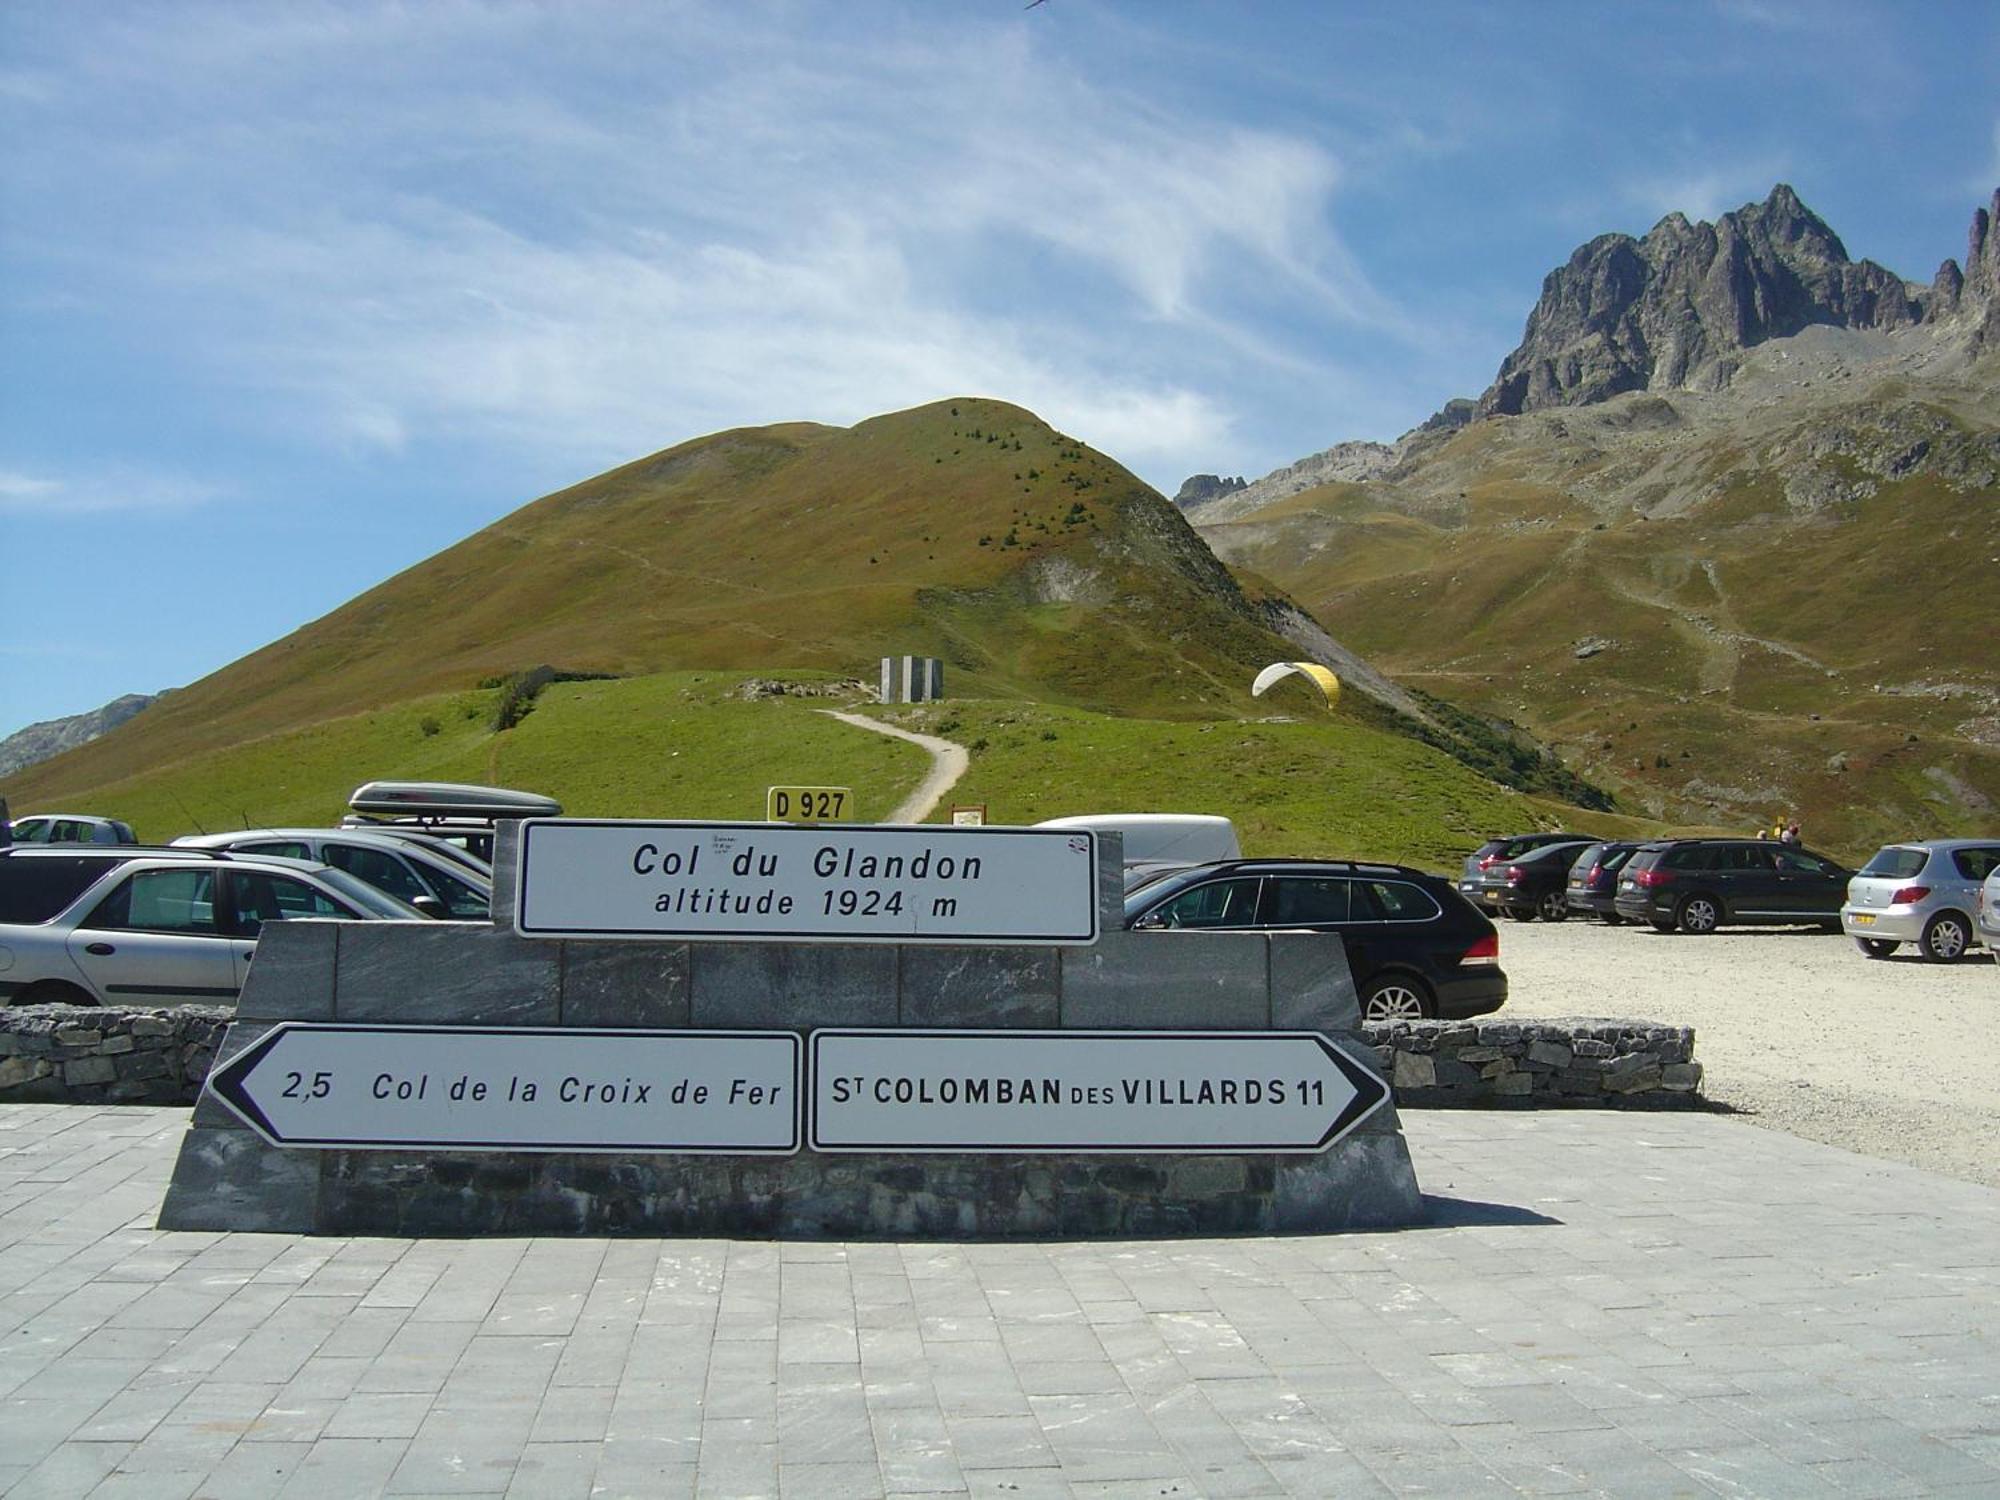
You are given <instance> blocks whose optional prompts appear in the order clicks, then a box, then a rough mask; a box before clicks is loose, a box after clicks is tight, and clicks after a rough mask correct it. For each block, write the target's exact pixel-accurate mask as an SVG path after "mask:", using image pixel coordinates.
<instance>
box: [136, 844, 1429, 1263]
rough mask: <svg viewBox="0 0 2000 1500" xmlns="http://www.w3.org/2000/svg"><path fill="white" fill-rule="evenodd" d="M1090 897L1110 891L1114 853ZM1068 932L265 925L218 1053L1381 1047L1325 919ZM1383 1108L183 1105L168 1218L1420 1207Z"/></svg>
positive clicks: (758, 1222) (769, 1223)
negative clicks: (298, 1125)
mask: <svg viewBox="0 0 2000 1500" xmlns="http://www.w3.org/2000/svg"><path fill="white" fill-rule="evenodd" d="M1105 853H1106V855H1107V858H1106V859H1105V861H1104V864H1105V868H1104V869H1102V870H1101V871H1100V880H1099V886H1100V902H1101V904H1102V908H1103V910H1104V911H1105V912H1106V914H1107V916H1109V915H1110V913H1112V912H1115V911H1116V909H1117V906H1118V902H1119V894H1120V885H1119V879H1118V864H1117V850H1116V849H1115V847H1114V848H1112V849H1109V850H1107V851H1105ZM1106 928H1107V930H1106V932H1105V934H1104V937H1103V938H1102V940H1101V941H1100V942H1099V943H1098V944H1096V945H1095V946H1094V947H1089V948H1064V949H1048V948H1041V949H1030V948H1005V947H998V946H982V947H917V946H908V947H903V946H895V945H881V946H859V945H826V944H814V945H799V946H794V945H780V944H727V943H698V944H680V943H668V942H659V943H655V942H621V943H590V942H569V941H531V940H528V939H524V938H521V937H518V936H516V935H514V934H513V933H511V932H508V931H505V930H503V929H501V928H499V927H493V926H483V925H475V924H459V923H441V922H435V923H434V922H426V923H421V924H419V923H392V922H368V923H342V922H286V923H283V924H277V925H273V926H272V927H270V928H269V929H267V930H266V931H265V933H264V935H263V936H262V937H261V938H260V940H259V942H258V949H257V959H256V962H255V964H254V965H253V966H252V969H251V977H250V981H249V983H248V984H247V985H246V986H245V988H244V991H243V996H242V999H241V1001H240V1003H239V1005H238V1009H237V1015H236V1019H235V1021H234V1022H233V1023H232V1025H231V1026H230V1029H229V1032H228V1034H227V1036H226V1037H225V1038H224V1039H223V1042H222V1045H221V1049H220V1051H219V1053H218V1055H217V1058H216V1065H217V1067H218V1068H220V1067H222V1066H224V1065H226V1064H227V1063H228V1061H229V1059H230V1058H232V1057H234V1056H235V1055H236V1054H237V1053H239V1052H241V1051H243V1050H244V1049H245V1048H247V1047H250V1046H252V1045H254V1044H255V1043H256V1042H258V1041H259V1040H260V1039H262V1038H263V1037H264V1036H265V1035H266V1033H268V1032H269V1031H270V1029H271V1028H272V1027H274V1026H275V1025H277V1024H279V1023H280V1022H283V1021H318V1022H332V1023H336V1024H339V1023H347V1024H356V1025H360V1024H364V1023H366V1024H374V1025H384V1024H391V1025H394V1024H402V1025H412V1024H422V1025H426V1026H447V1027H450V1026H462V1027H466V1028H488V1027H559V1028H565V1029H567V1028H579V1029H603V1028H653V1029H672V1028H717V1029H728V1030H738V1031H741V1030H778V1031H791V1032H794V1033H797V1034H799V1035H801V1036H804V1035H806V1034H807V1033H809V1032H811V1031H812V1030H813V1029H814V1028H817V1027H826V1026H843V1027H855V1026H862V1027H925V1028H965V1029H968V1030H983V1029H991V1028H996V1027H1020V1028H1032V1029H1039V1030H1052V1029H1059V1028H1071V1029H1097V1030H1102V1029H1107V1028H1115V1029H1128V1030H1134V1031H1148V1032H1159V1031H1161V1030H1181V1029H1184V1030H1187V1031H1193V1032H1200V1031H1236V1032H1241V1031H1257V1030H1279V1031H1318V1032H1322V1033H1324V1034H1325V1035H1327V1036H1329V1037H1331V1038H1333V1039H1334V1040H1335V1041H1337V1042H1341V1043H1343V1044H1344V1045H1345V1049H1346V1050H1347V1051H1348V1052H1349V1053H1350V1054H1351V1055H1352V1056H1353V1057H1355V1058H1356V1059H1357V1060H1359V1061H1361V1062H1363V1063H1365V1064H1367V1065H1369V1066H1370V1067H1374V1066H1375V1061H1374V1053H1373V1051H1372V1049H1370V1048H1369V1047H1368V1046H1367V1045H1366V1044H1365V1043H1364V1042H1363V1041H1362V1040H1361V1038H1360V1035H1359V1020H1360V1018H1359V1013H1358V1009H1357V1006H1356V1002H1355V994H1354V984H1353V980H1352V978H1351V976H1350V974H1349V972H1348V967H1347V961H1346V957H1345V953H1344V950H1343V948H1342V946H1341V944H1340V942H1339V941H1338V940H1337V939H1335V938H1330V937H1326V936H1318V935H1310V934H1299V933H1128V932H1124V931H1122V930H1117V928H1116V919H1115V918H1113V919H1111V920H1107V922H1106ZM1422 1218H1423V1206H1422V1199H1421V1196H1420V1195H1419V1193H1418V1190H1417V1181H1416V1174H1415V1171H1414V1169H1413V1168H1412V1166H1411V1162H1410V1155H1409V1151H1408V1148H1407V1147H1406V1145H1405V1143H1404V1139H1403V1134H1402V1129H1401V1124H1400V1121H1399V1120H1398V1117H1397V1114H1396V1109H1395V1105H1394V1104H1393V1103H1385V1104H1384V1105H1382V1106H1381V1107H1380V1108H1379V1109H1377V1110H1376V1111H1375V1112H1374V1113H1373V1114H1372V1115H1370V1116H1368V1117H1367V1118H1366V1119H1365V1120H1363V1121H1362V1122H1361V1124H1360V1125H1359V1126H1357V1127H1356V1128H1355V1130H1354V1131H1353V1132H1352V1133H1351V1134H1349V1135H1347V1136H1345V1137H1343V1138H1341V1139H1340V1140H1338V1141H1336V1142H1335V1143H1334V1144H1333V1145H1332V1146H1331V1147H1330V1148H1329V1149H1327V1150H1325V1151H1323V1152H1319V1153H1317V1154H1292V1153H1276V1152H1239V1153H1232V1154H1225V1155H1214V1154H1189V1155H1130V1154H1116V1155H1114V1154H1085V1153H1078V1154H1059V1155H1058V1154H1035V1155H1025V1154H987V1153H979V1152H963V1153H950V1154H930V1153H924V1154H914V1153H913V1154H881V1155H874V1154H869V1155H850V1154H823V1153H820V1152H816V1151H813V1150H811V1149H805V1150H802V1151H800V1152H798V1153H797V1154H796V1155H792V1156H783V1157H748V1156H695V1155H677V1154H670V1153H657V1154H655V1153H647V1154H598V1153H588V1154H586V1153H573V1152H540V1151H474V1150H464V1149H450V1148H444V1149H424V1150H400V1149H399V1150H351V1149H302V1148H292V1147H283V1146H277V1145H273V1144H271V1143H270V1142H268V1141H266V1140H265V1139H264V1137H263V1136H261V1135H259V1134H258V1133H256V1132H255V1131H253V1130H252V1129H251V1128H250V1127H249V1126H248V1125H247V1124H245V1123H244V1121H243V1120H242V1119H241V1118H240V1117H239V1116H237V1115H236V1114H235V1113H234V1112H233V1111H232V1110H230V1109H229V1108H228V1107H226V1106H225V1105H224V1104H222V1103H221V1102H220V1101H219V1100H218V1099H217V1098H215V1097H214V1096H213V1095H212V1094H204V1095H203V1097H202V1098H201V1100H200V1101H199V1102H198V1103H197V1105H196V1106H195V1110H194V1115H193V1118H192V1121H191V1123H190V1126H189V1130H188V1133H187V1136H186V1139H185V1140H184V1142H183V1144H182V1147H181V1153H180V1158H179V1161H178V1162H177V1164H176V1166H175V1170H174V1174H173V1179H172V1183H171V1185H170V1186H169V1188H168V1191H167V1197H166V1201H165V1203H164V1205H163V1207H162V1209H161V1213H160V1220H159V1224H160V1227H161V1228H162V1229H180V1230H264V1231H276V1232H284V1233H292V1234H331V1235H395V1236H425V1235H510V1236H525V1235H700V1236H721V1237H728V1236H752V1237H773V1236H776V1237H786V1238H822V1237H824V1238H841V1239H858V1238H870V1237H893V1238H925V1237H938V1238H965V1237H989V1236H992V1237H1005V1236H1043V1237H1081V1236H1143V1235H1171V1234H1231V1233H1268V1232H1322V1231H1329V1230H1341V1229H1382V1228H1391V1227H1396V1226H1401V1225H1408V1224H1415V1223H1419V1222H1421V1221H1422Z"/></svg>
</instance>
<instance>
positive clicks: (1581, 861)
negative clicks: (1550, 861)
mask: <svg viewBox="0 0 2000 1500" xmlns="http://www.w3.org/2000/svg"><path fill="white" fill-rule="evenodd" d="M1603 862H1604V846H1603V845H1602V844H1591V845H1589V846H1588V847H1586V848H1582V849H1579V850H1577V851H1576V858H1575V859H1574V860H1572V861H1571V863H1572V864H1574V865H1575V866H1576V867H1577V868H1578V869H1580V870H1588V869H1590V868H1591V867H1592V866H1594V865H1601V864H1602V863H1603Z"/></svg>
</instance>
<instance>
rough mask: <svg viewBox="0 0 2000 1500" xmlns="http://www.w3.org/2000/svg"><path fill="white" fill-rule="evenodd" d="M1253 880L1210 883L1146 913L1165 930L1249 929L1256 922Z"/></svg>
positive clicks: (1256, 883)
mask: <svg viewBox="0 0 2000 1500" xmlns="http://www.w3.org/2000/svg"><path fill="white" fill-rule="evenodd" d="M1257 886H1258V882H1257V881H1256V880H1254V879H1242V880H1211V881H1209V882H1208V883H1207V884H1206V885H1198V886H1195V887H1193V888H1192V889H1189V890H1185V891H1182V892H1181V893H1180V894H1179V895H1178V896H1175V897H1173V898H1172V899H1170V900H1168V901H1165V902H1163V903H1162V904H1161V905H1159V906H1156V907H1154V908H1153V910H1152V911H1151V912H1149V913H1148V916H1149V917H1153V918H1157V919H1159V920H1160V921H1162V923H1163V924H1164V925H1165V926H1168V927H1248V926H1249V925H1250V924H1251V923H1253V922H1254V921H1256V920H1257Z"/></svg>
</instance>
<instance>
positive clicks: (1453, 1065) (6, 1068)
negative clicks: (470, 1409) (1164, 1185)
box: [0, 948, 1702, 1109]
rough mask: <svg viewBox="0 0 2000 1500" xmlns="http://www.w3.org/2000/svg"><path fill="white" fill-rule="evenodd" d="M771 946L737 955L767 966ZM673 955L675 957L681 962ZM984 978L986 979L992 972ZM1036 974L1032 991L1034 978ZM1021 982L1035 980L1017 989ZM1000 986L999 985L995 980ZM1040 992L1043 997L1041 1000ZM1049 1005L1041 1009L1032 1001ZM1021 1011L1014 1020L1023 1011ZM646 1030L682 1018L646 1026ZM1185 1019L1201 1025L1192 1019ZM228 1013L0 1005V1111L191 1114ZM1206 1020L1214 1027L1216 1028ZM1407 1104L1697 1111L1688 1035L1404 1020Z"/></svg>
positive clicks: (952, 956)
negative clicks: (180, 1109)
mask: <svg viewBox="0 0 2000 1500" xmlns="http://www.w3.org/2000/svg"><path fill="white" fill-rule="evenodd" d="M769 952H770V950H763V951H761V952H756V953H752V954H749V955H745V957H746V958H747V959H748V960H749V961H754V962H765V963H768V962H770V961H771V960H770V957H769ZM675 957H676V958H678V957H679V955H678V954H677V955H675ZM660 964H661V958H660V955H659V953H658V952H657V950H652V951H649V950H644V949H637V950H627V951H622V952H621V951H619V950H615V949H613V950H606V949H602V948H600V949H596V950H587V951H586V952H584V953H582V954H580V955H577V957H576V958H575V959H574V960H573V961H572V962H571V964H570V965H569V966H568V972H567V973H566V974H565V976H564V980H565V983H564V992H565V999H566V1002H567V1003H566V1005H565V1007H564V1019H565V1021H567V1022H568V1023H570V1024H576V1025H586V1026H588V1025H615V1024H620V1023H621V1021H622V1020H623V1018H624V1017H627V1016H629V1015H630V1010H629V1008H628V1007H627V1005H626V1004H624V1003H621V1002H620V1000H619V993H620V992H629V988H630V986H631V985H632V984H633V983H634V982H635V981H636V982H637V983H638V984H641V985H643V986H644V987H645V988H646V989H647V991H648V992H649V993H651V994H653V995H655V996H659V995H663V994H664V995H670V994H672V993H673V992H674V991H675V988H676V985H677V984H684V983H685V979H684V977H682V976H680V975H679V974H678V973H675V972H670V971H671V970H672V965H671V964H670V965H668V966H667V968H668V970H669V972H654V970H656V969H658V968H659V967H660ZM1053 966H1054V961H1053V959H1051V958H1049V957H1048V956H1046V955H1044V956H1042V957H1040V958H1039V959H1038V960H1036V961H1035V962H1032V963H1028V964H1025V965H1021V964H1016V965H1012V966H1010V965H1008V964H1007V963H1005V962H1003V961H1002V960H1001V959H1000V958H999V957H998V956H996V955H994V954H992V953H977V954H975V953H970V952H964V951H947V952H938V951H935V950H932V951H913V952H910V953H908V954H906V955H905V957H904V968H905V971H906V972H907V973H910V974H911V975H912V977H916V976H917V975H918V974H919V973H920V972H921V971H923V970H926V969H937V970H939V971H940V972H939V973H938V975H937V976H936V978H935V981H934V982H932V983H928V984H925V983H917V984H913V985H909V986H907V987H908V989H909V991H910V993H911V995H912V997H913V1005H912V1011H913V1013H912V1014H911V1015H910V1016H909V1017H908V1019H909V1020H910V1021H911V1022H912V1023H913V1024H932V1023H933V1022H934V1021H935V1020H936V1019H937V1017H936V1016H934V1015H933V1014H931V1010H933V1009H936V1008H937V1006H938V1005H939V1004H940V1003H941V1002H942V999H943V997H944V996H945V995H946V994H947V993H956V994H958V995H960V996H961V997H962V996H963V994H964V993H965V992H967V991H968V990H969V991H976V992H977V993H979V994H980V995H981V997H982V999H983V1001H984V1003H985V1004H987V1005H988V1006H989V1007H990V1010H989V1012H988V1013H989V1015H990V1016H991V1017H992V1020H993V1022H994V1023H996V1024H1001V1025H1022V1024H1028V1025H1033V1024H1044V1023H1046V1022H1047V1020H1048V1019H1049V1018H1048V1017H1046V1016H1042V1015H1040V1014H1038V1013H1037V1011H1038V1009H1048V1008H1049V1007H1050V1006H1051V1005H1052V1004H1053V990H1054V985H1053V977H1052V974H1044V973H1042V971H1043V970H1052V969H1053ZM989 971H992V972H989ZM1037 978H1039V979H1040V980H1041V981H1042V982H1041V983H1040V984H1039V985H1038V984H1036V983H1034V982H1032V981H1033V980H1035V979H1037ZM1024 980H1027V981H1030V982H1025V983H1024ZM996 981H997V982H996ZM1044 992H1047V993H1046V995H1045V994H1044ZM1038 999H1042V1000H1044V1001H1045V1003H1044V1004H1042V1005H1041V1006H1039V1007H1038V1006H1037V1003H1036V1002H1037V1000H1038ZM1017 1013H1018V1014H1017ZM647 1019H648V1020H649V1021H651V1022H652V1023H653V1024H666V1023H668V1022H669V1020H671V1023H673V1024H685V1021H686V1018H685V1017H683V1016H680V1015H678V1014H675V1015H674V1016H673V1017H671V1018H667V1017H648V1018H647ZM1180 1019H1181V1021H1182V1023H1183V1024H1193V1025H1200V1024H1203V1023H1202V1021H1201V1018H1199V1017H1183V1018H1180ZM229 1021H230V1012H228V1011H226V1010H218V1009H212V1008H208V1007H185V1008H182V1009H178V1010H117V1009H103V1010H98V1009H92V1008H89V1007H79V1006H67V1005H47V1006H40V1005H38V1006H33V1007H28V1008H15V1009H13V1010H0V1103H16V1104H19V1103H30V1102H41V1103H74V1104H167V1105H171V1104H179V1105H192V1104H193V1103H194V1102H195V1100H196V1098H197V1097H198V1096H199V1095H200V1093H201V1085H202V1080H203V1079H204V1078H206V1077H207V1076H208V1069H209V1064H210V1062H211V1061H212V1059H213V1058H214V1056H215V1052H216V1048H217V1047H218V1045H219V1044H220V1042H221V1040H222V1035H223V1032H224V1031H225V1030H226V1029H227V1028H228V1025H229ZM1207 1024H1215V1023H1214V1022H1213V1021H1212V1020H1211V1021H1210V1022H1208V1023H1207ZM1362 1035H1363V1037H1364V1038H1365V1039H1366V1040H1367V1042H1368V1043H1369V1044H1370V1045H1371V1046H1373V1047H1374V1049H1375V1056H1376V1058H1377V1060H1378V1061H1379V1062H1380V1063H1381V1066H1382V1069H1383V1072H1384V1073H1385V1074H1386V1075H1387V1077H1388V1078H1389V1081H1390V1083H1391V1085H1392V1086H1393V1088H1394V1090H1395V1096H1396V1101H1397V1103H1399V1104H1401V1105H1403V1106H1404V1107H1406V1108H1426V1107H1431V1108H1435V1107H1447V1108H1448V1107H1453V1106H1465V1107H1491V1106H1528V1107H1537V1106H1543V1105H1572V1106H1576V1105H1580V1106H1599V1107H1609V1108H1623V1109H1674V1108H1687V1107H1689V1106H1693V1105H1697V1104H1699V1103H1700V1098H1701V1095H1700V1090H1701V1077H1702V1072H1701V1064H1700V1063H1699V1062H1696V1061H1695V1060H1694V1031H1693V1030H1692V1028H1689V1027H1686V1026H1661V1025H1658V1024H1656V1023H1654V1022H1650V1021H1613V1020H1600V1019H1592V1018H1586V1019H1576V1020H1563V1021H1536V1022H1528V1023H1519V1022H1511V1021H1498V1020H1493V1019H1490V1018H1488V1019H1483V1020H1480V1021H1415V1022H1411V1021H1398V1022H1394V1023H1391V1024H1387V1025H1374V1026H1367V1027H1364V1028H1362Z"/></svg>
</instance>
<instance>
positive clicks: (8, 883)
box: [0, 857, 117, 922]
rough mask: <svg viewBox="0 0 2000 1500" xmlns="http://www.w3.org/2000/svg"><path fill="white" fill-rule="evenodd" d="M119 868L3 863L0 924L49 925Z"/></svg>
mask: <svg viewBox="0 0 2000 1500" xmlns="http://www.w3.org/2000/svg"><path fill="white" fill-rule="evenodd" d="M116 868H117V861H114V860H108V859H70V858H67V857H59V858H55V859H41V858H36V859H4V860H0V922H46V921H48V919H49V918H50V917H53V916H54V915H55V914H56V913H57V912H59V911H61V910H63V908H64V907H66V906H68V905H69V904H70V902H72V901H74V900H76V898H77V897H78V896H81V895H82V894H83V893H84V892H85V891H87V890H89V889H90V887H91V886H92V885H93V884H95V883H96V882H97V881H98V880H100V879H102V878H103V876H104V875H105V873H106V872H107V871H109V870H113V869H116Z"/></svg>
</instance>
